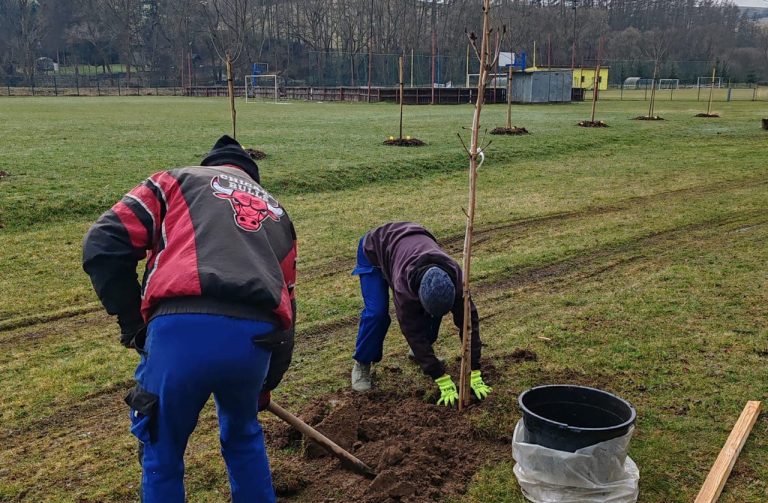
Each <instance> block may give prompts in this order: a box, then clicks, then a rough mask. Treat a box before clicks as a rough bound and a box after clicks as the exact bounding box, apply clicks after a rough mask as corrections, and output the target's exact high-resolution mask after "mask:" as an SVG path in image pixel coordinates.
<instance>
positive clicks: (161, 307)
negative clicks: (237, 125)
mask: <svg viewBox="0 0 768 503" xmlns="http://www.w3.org/2000/svg"><path fill="white" fill-rule="evenodd" d="M144 258H146V259H147V266H146V270H145V272H144V278H143V282H142V284H141V285H139V282H138V278H137V274H136V267H137V265H138V262H139V261H140V260H142V259H144ZM83 268H84V269H85V271H86V272H87V273H88V275H89V276H90V277H91V281H92V283H93V286H94V288H95V290H96V293H97V295H98V296H99V298H100V299H101V302H102V303H103V304H104V307H105V308H106V310H107V312H108V313H109V314H112V315H117V316H118V320H137V319H139V318H141V319H142V320H143V321H144V322H145V323H147V322H149V320H150V319H151V318H152V317H153V316H158V315H161V314H172V313H207V314H222V315H227V316H233V317H238V318H245V319H254V320H260V321H267V322H270V323H273V324H274V325H275V327H276V328H277V332H276V334H282V335H280V336H278V335H276V337H278V338H282V339H284V340H285V338H286V335H285V334H286V333H289V334H290V346H291V347H292V346H293V327H294V320H295V302H294V292H293V288H294V283H295V281H296V233H295V231H294V228H293V224H292V223H291V220H290V218H289V217H288V214H287V213H286V212H285V210H284V209H283V208H282V206H280V204H279V203H278V202H277V200H276V199H275V198H274V197H272V196H271V195H270V194H269V193H268V192H267V191H266V190H264V189H263V188H262V187H261V185H259V184H258V183H257V182H256V181H255V180H254V178H253V177H251V176H249V175H248V174H247V173H246V172H245V171H244V170H243V169H240V168H238V167H236V166H232V165H227V166H195V167H186V168H179V169H174V170H170V171H163V172H160V173H155V174H154V175H152V176H150V177H149V178H148V179H147V180H145V181H144V182H143V183H141V184H140V185H138V186H137V187H135V188H134V189H133V190H131V191H130V192H129V193H128V194H126V195H125V196H124V197H123V199H122V200H121V201H120V202H118V203H117V204H115V205H114V206H113V207H112V208H111V209H110V210H109V211H107V212H106V213H104V214H103V215H102V216H101V217H100V218H99V219H98V221H97V222H96V223H95V224H94V225H93V226H92V227H91V229H90V230H89V231H88V233H87V235H86V236H85V240H84V245H83ZM121 325H122V323H121Z"/></svg>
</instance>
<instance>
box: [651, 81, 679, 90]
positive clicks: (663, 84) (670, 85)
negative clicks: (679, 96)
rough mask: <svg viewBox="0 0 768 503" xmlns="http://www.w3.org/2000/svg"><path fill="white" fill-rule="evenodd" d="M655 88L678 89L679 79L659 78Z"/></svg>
mask: <svg viewBox="0 0 768 503" xmlns="http://www.w3.org/2000/svg"><path fill="white" fill-rule="evenodd" d="M657 89H680V79H659V84H658V87H657Z"/></svg>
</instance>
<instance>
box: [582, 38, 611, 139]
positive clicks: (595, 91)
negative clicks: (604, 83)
mask: <svg viewBox="0 0 768 503" xmlns="http://www.w3.org/2000/svg"><path fill="white" fill-rule="evenodd" d="M602 59H603V37H600V40H599V41H598V43H597V65H596V66H595V81H594V84H593V90H592V117H591V118H590V119H589V120H588V121H581V122H579V126H581V127H608V124H606V123H605V122H603V121H596V120H595V111H596V109H597V96H598V93H599V91H600V62H601V61H602Z"/></svg>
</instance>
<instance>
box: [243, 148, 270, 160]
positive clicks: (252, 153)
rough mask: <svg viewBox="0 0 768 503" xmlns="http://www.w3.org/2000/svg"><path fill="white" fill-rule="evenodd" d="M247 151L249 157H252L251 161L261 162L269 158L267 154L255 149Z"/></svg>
mask: <svg viewBox="0 0 768 503" xmlns="http://www.w3.org/2000/svg"><path fill="white" fill-rule="evenodd" d="M245 151H246V152H248V155H250V156H251V159H253V160H254V161H260V160H261V159H265V158H266V157H267V154H266V153H264V152H262V151H261V150H256V149H255V148H247V149H245Z"/></svg>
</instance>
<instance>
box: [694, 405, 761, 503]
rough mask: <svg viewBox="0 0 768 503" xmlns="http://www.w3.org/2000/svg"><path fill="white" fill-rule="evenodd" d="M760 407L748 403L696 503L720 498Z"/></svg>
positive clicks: (704, 502) (711, 502) (706, 502)
mask: <svg viewBox="0 0 768 503" xmlns="http://www.w3.org/2000/svg"><path fill="white" fill-rule="evenodd" d="M760 406H761V403H760V402H756V401H750V402H747V405H746V406H745V407H744V410H743V411H742V412H741V416H739V419H738V420H737V421H736V424H735V425H734V427H733V430H732V431H731V434H730V435H729V436H728V440H726V441H725V445H724V446H723V448H722V449H721V450H720V454H719V455H718V456H717V459H716V460H715V464H714V465H712V469H711V470H710V471H709V475H707V479H706V480H705V481H704V485H703V486H701V490H700V491H699V495H698V496H697V497H696V501H695V502H694V503H714V502H715V501H717V499H718V498H719V497H720V493H721V492H723V486H725V481H726V480H728V476H729V475H730V474H731V470H732V469H733V465H734V464H735V463H736V458H738V457H739V453H740V452H741V448H742V447H744V444H745V443H746V441H747V437H748V436H749V432H751V431H752V426H754V424H755V421H757V416H758V415H759V414H760Z"/></svg>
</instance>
